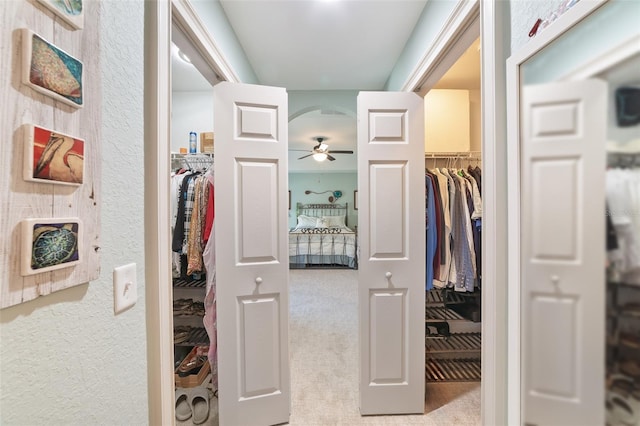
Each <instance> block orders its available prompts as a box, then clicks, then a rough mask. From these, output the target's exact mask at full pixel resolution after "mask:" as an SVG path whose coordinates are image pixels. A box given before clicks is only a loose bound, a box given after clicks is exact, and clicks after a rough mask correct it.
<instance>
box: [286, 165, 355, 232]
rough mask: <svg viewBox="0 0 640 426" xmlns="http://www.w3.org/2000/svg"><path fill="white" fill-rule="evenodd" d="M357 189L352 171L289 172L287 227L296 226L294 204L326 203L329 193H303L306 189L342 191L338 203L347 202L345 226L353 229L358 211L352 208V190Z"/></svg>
mask: <svg viewBox="0 0 640 426" xmlns="http://www.w3.org/2000/svg"><path fill="white" fill-rule="evenodd" d="M356 189H358V174H357V173H356V172H353V173H325V174H323V173H289V190H290V191H291V210H289V228H293V227H295V226H296V218H297V216H296V204H297V203H303V204H309V203H328V202H329V200H328V198H329V196H330V195H331V194H329V193H326V194H321V195H318V194H308V195H307V194H305V193H304V192H305V191H306V190H310V191H315V192H322V191H327V190H332V191H335V190H339V191H342V197H341V198H340V199H339V200H338V201H337V203H338V204H344V203H349V210H348V212H347V226H349V228H351V229H353V228H354V226H355V225H357V224H358V211H357V210H354V208H353V207H354V205H353V196H354V194H353V191H355V190H356Z"/></svg>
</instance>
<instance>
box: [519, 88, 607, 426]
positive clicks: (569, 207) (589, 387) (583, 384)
mask: <svg viewBox="0 0 640 426" xmlns="http://www.w3.org/2000/svg"><path fill="white" fill-rule="evenodd" d="M606 94H607V87H606V83H604V82H601V81H597V80H591V81H580V82H571V83H559V84H548V85H539V86H529V87H525V88H524V90H523V97H522V116H523V118H524V120H523V121H524V126H523V130H522V191H521V193H522V199H521V203H522V209H521V211H522V218H521V223H522V285H523V292H522V312H523V316H522V324H523V331H524V334H523V340H522V345H523V348H522V353H523V379H524V380H523V402H524V413H523V414H524V421H525V423H530V424H536V425H538V424H539V425H544V424H563V425H583V424H604V378H605V377H604V375H605V371H604V369H605V359H604V352H605V333H604V329H605V327H604V323H605V257H604V252H605V239H604V238H605V229H604V228H605V221H604V212H605V194H604V187H605V175H604V173H605V152H604V146H605V141H606V120H607V114H606V105H607V103H606Z"/></svg>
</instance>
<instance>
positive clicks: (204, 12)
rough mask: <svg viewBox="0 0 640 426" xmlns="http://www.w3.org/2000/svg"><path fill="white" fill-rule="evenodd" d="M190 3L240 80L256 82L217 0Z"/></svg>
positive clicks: (192, 0) (193, 0) (254, 74)
mask: <svg viewBox="0 0 640 426" xmlns="http://www.w3.org/2000/svg"><path fill="white" fill-rule="evenodd" d="M191 4H192V5H193V8H194V9H195V10H196V12H197V13H198V16H199V17H200V19H201V20H202V22H203V23H204V26H205V27H207V29H208V30H209V32H210V33H211V37H212V38H213V39H214V40H215V42H216V44H217V45H218V47H219V49H220V50H221V51H222V54H223V55H224V57H225V58H226V59H227V61H229V64H230V65H231V68H233V70H234V71H235V72H236V74H237V75H238V77H239V78H240V81H241V82H242V83H248V84H258V77H257V76H256V73H255V72H254V71H253V67H252V66H251V64H250V63H249V60H248V59H247V55H246V54H245V53H244V49H243V48H242V45H241V44H240V42H239V41H238V38H237V37H236V33H235V32H233V29H232V28H231V25H230V24H229V20H228V19H227V15H226V14H225V13H224V9H223V8H222V5H221V4H220V2H219V1H218V0H191Z"/></svg>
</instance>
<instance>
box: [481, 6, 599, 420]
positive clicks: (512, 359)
mask: <svg viewBox="0 0 640 426" xmlns="http://www.w3.org/2000/svg"><path fill="white" fill-rule="evenodd" d="M606 1H607V0H583V1H581V2H579V3H577V4H576V5H574V6H573V7H572V8H571V9H569V10H568V11H567V12H566V13H565V14H564V15H562V16H560V17H559V18H558V19H557V20H556V21H555V22H554V23H553V24H552V25H550V26H549V27H547V28H546V29H545V30H544V31H543V32H542V33H540V34H538V35H537V36H536V37H535V38H533V39H532V40H531V41H529V43H528V44H526V45H525V46H524V47H523V48H522V49H521V50H519V51H518V52H516V53H515V54H514V55H512V56H511V57H510V58H509V59H507V76H506V77H507V80H506V82H507V136H508V138H507V140H509V141H510V142H511V143H509V144H508V145H507V169H508V177H507V181H508V182H509V185H508V212H509V215H508V222H507V229H508V282H509V283H510V285H509V292H508V318H507V322H508V342H509V347H508V360H509V364H508V377H507V391H508V393H507V395H508V412H507V424H514V425H515V424H522V420H523V419H522V413H523V411H522V408H523V404H522V396H523V389H522V386H523V383H522V379H521V372H522V366H523V362H522V358H521V357H522V356H523V354H522V351H521V336H522V335H523V334H524V333H525V332H526V330H522V328H521V327H522V324H521V294H522V292H521V280H520V278H521V265H520V256H521V252H520V244H521V241H520V192H521V191H520V177H521V170H520V160H521V158H520V66H521V65H522V64H523V63H524V62H525V61H527V60H528V59H529V58H531V57H532V56H533V55H535V54H536V53H538V52H539V51H540V50H542V49H543V48H544V47H546V46H547V45H548V44H550V43H551V42H553V41H554V40H556V39H557V38H558V37H560V36H561V35H562V34H564V33H565V32H566V31H568V30H569V29H570V28H572V27H573V26H574V25H576V24H577V23H579V22H580V21H581V20H583V19H584V18H585V17H587V16H588V15H589V14H591V13H592V12H593V11H595V10H596V9H597V8H599V7H600V6H602V5H603V4H605V3H606ZM483 180H484V179H483Z"/></svg>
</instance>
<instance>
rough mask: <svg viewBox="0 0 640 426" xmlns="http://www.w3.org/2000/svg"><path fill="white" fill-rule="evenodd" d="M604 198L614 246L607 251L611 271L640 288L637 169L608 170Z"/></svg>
mask: <svg viewBox="0 0 640 426" xmlns="http://www.w3.org/2000/svg"><path fill="white" fill-rule="evenodd" d="M606 198H607V200H606V201H607V207H608V210H607V219H608V220H610V221H611V224H612V226H613V229H614V231H615V236H616V245H617V248H615V249H612V250H610V251H609V252H608V258H609V263H610V265H611V269H612V272H613V273H614V274H615V276H616V277H617V280H619V281H621V282H625V283H630V284H638V285H640V169H638V168H629V169H625V168H614V169H609V170H607V172H606Z"/></svg>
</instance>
